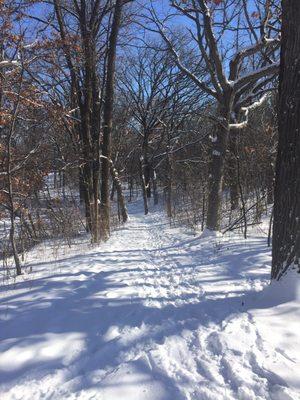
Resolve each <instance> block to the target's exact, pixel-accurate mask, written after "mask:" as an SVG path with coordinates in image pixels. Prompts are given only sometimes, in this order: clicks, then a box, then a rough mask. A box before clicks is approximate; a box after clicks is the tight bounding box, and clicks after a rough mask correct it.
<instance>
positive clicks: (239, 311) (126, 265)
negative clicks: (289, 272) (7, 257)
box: [0, 202, 300, 400]
mask: <svg viewBox="0 0 300 400" xmlns="http://www.w3.org/2000/svg"><path fill="white" fill-rule="evenodd" d="M130 211H131V220H130V222H129V223H128V224H127V225H126V226H125V227H123V228H122V229H120V230H119V231H117V232H114V234H113V235H112V238H111V239H110V240H109V241H108V242H107V243H105V244H101V245H100V246H99V247H98V248H93V249H90V248H88V247H86V248H85V249H80V248H78V247H77V248H74V249H73V250H69V251H68V252H66V253H65V254H62V253H61V254H58V256H57V257H55V258H54V257H53V248H51V243H50V244H49V243H48V245H47V247H43V246H39V247H38V248H36V249H35V250H33V251H32V252H31V254H30V257H31V258H30V259H29V260H28V261H30V265H31V266H32V268H33V272H32V273H31V274H26V275H24V276H22V277H20V278H18V280H17V281H16V282H10V283H9V284H8V285H7V284H6V285H2V287H1V292H0V301H1V304H0V398H1V399H2V400H8V399H9V400H11V399H20V400H21V399H22V400H26V399H28V400H35V399H82V400H83V399H84V400H85V399H99V400H185V399H187V400H223V399H225V400H226V399H228V400H237V399H241V400H260V399H261V400H264V399H266V400H268V399H271V400H289V399H292V400H297V399H300V378H299V376H298V375H299V371H300V355H299V332H300V329H299V321H300V312H299V292H298V293H296V291H297V290H299V286H297V285H296V284H295V285H294V286H293V284H292V285H290V284H288V286H287V287H284V286H282V287H281V286H277V287H275V288H274V287H273V288H270V287H267V284H268V279H269V264H270V254H269V253H270V251H269V249H268V248H267V246H266V240H265V237H261V236H260V235H258V234H257V233H256V234H254V233H253V235H252V237H251V238H250V239H248V240H247V241H245V240H244V239H241V238H240V237H238V236H226V237H223V238H211V237H203V238H201V237H200V236H199V235H198V236H195V237H194V236H191V235H189V234H188V233H186V232H183V230H182V229H179V228H174V227H170V225H169V223H168V221H167V220H166V219H165V217H164V216H163V214H162V213H161V212H159V211H153V212H152V213H151V214H150V215H149V216H147V217H145V216H144V215H143V213H142V210H141V204H140V203H139V202H137V203H136V204H133V205H131V209H130ZM297 279H298V281H299V278H298V277H297ZM297 279H292V281H293V282H295V281H297ZM291 288H292V289H291ZM274 293H275V295H274ZM278 293H279V294H280V295H279V296H278ZM282 294H284V296H282Z"/></svg>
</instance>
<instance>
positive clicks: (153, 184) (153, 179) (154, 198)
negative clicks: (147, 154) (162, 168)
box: [152, 169, 158, 205]
mask: <svg viewBox="0 0 300 400" xmlns="http://www.w3.org/2000/svg"><path fill="white" fill-rule="evenodd" d="M152 187H153V200H154V205H157V204H158V192H157V180H156V171H155V170H154V169H152Z"/></svg>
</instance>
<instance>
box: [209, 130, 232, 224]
mask: <svg viewBox="0 0 300 400" xmlns="http://www.w3.org/2000/svg"><path fill="white" fill-rule="evenodd" d="M228 135H229V129H226V128H225V127H220V128H219V130H218V132H217V134H216V138H217V140H216V141H215V142H214V143H213V146H212V158H211V164H210V185H209V193H208V209H207V221H206V226H207V228H208V229H210V230H212V231H218V230H220V225H221V215H220V214H221V209H222V197H223V180H224V165H225V157H226V149H227V143H228Z"/></svg>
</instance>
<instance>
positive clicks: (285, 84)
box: [271, 0, 300, 279]
mask: <svg viewBox="0 0 300 400" xmlns="http://www.w3.org/2000/svg"><path fill="white" fill-rule="evenodd" d="M299 21H300V2H299V0H283V1H282V47H281V64H280V76H279V110H278V114H279V115H278V121H279V143H278V152H277V162H276V178H275V192H274V224H273V249H272V273H271V277H272V278H273V279H280V278H281V277H282V275H283V274H284V273H285V272H286V271H287V270H288V268H289V267H290V266H293V265H294V266H295V265H298V267H299V261H300V260H299V259H300V136H299V129H300V57H299V54H300V25H299Z"/></svg>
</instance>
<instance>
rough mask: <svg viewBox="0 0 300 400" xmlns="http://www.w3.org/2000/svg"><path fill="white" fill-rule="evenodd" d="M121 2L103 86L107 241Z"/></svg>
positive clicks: (103, 213)
mask: <svg viewBox="0 0 300 400" xmlns="http://www.w3.org/2000/svg"><path fill="white" fill-rule="evenodd" d="M122 6H123V0H116V4H115V11H114V16H113V21H112V27H111V33H110V38H109V48H108V56H107V67H106V68H107V72H106V86H105V102H104V113H103V144H102V156H103V158H102V181H101V217H102V236H103V239H104V240H107V239H108V238H109V236H110V198H109V175H110V174H109V171H110V159H111V155H110V153H111V132H112V121H113V105H114V81H115V63H116V50H117V39H118V33H119V28H120V24H121V17H122Z"/></svg>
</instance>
